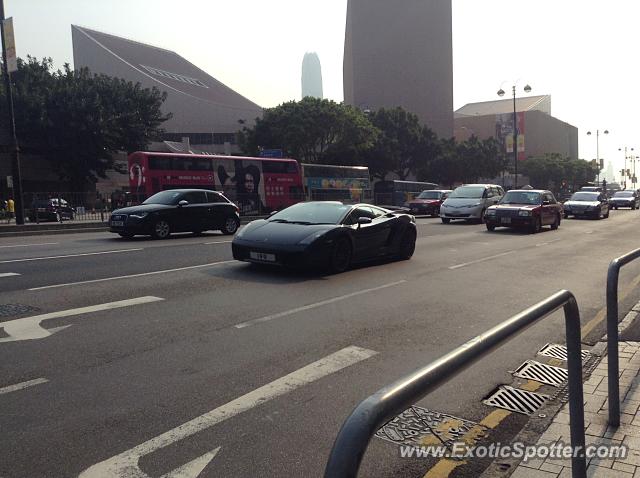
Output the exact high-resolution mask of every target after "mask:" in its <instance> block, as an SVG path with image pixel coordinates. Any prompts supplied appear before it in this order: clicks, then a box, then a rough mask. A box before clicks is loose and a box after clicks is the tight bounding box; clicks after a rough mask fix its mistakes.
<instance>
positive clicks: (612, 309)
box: [607, 249, 640, 427]
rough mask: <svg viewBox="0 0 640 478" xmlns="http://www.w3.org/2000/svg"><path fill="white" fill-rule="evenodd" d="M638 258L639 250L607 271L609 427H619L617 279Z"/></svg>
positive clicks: (639, 255)
mask: <svg viewBox="0 0 640 478" xmlns="http://www.w3.org/2000/svg"><path fill="white" fill-rule="evenodd" d="M639 257H640V249H636V250H634V251H631V252H629V253H627V254H625V255H624V256H620V257H618V258H616V259H614V260H612V261H611V263H610V264H609V269H608V270H607V355H608V356H609V359H608V360H609V362H608V374H607V375H608V377H607V382H608V388H609V425H611V426H613V427H618V426H620V378H619V376H618V374H619V369H620V367H619V360H618V278H619V277H620V268H621V267H622V266H624V265H626V264H628V263H629V262H631V261H634V260H635V259H638V258H639Z"/></svg>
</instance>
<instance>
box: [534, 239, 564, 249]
mask: <svg viewBox="0 0 640 478" xmlns="http://www.w3.org/2000/svg"><path fill="white" fill-rule="evenodd" d="M560 240H561V239H554V240H553V241H547V242H540V243H538V244H536V247H542V246H548V245H549V244H553V243H554V242H558V241H560Z"/></svg>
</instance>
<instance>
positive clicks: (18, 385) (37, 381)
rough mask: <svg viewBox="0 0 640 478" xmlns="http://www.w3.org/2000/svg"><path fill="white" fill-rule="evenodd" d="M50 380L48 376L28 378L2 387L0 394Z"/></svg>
mask: <svg viewBox="0 0 640 478" xmlns="http://www.w3.org/2000/svg"><path fill="white" fill-rule="evenodd" d="M48 381H49V380H47V379H46V378H36V379H34V380H28V381H26V382H22V383H16V384H15V385H9V386H8V387H4V388H0V395H3V394H5V393H11V392H17V391H18V390H24V389H25V388H29V387H33V386H35V385H40V384H41V383H47V382H48Z"/></svg>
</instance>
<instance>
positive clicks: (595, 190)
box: [580, 186, 602, 193]
mask: <svg viewBox="0 0 640 478" xmlns="http://www.w3.org/2000/svg"><path fill="white" fill-rule="evenodd" d="M580 191H585V192H591V193H601V192H602V188H601V187H600V186H582V187H581V188H580Z"/></svg>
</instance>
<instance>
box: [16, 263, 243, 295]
mask: <svg viewBox="0 0 640 478" xmlns="http://www.w3.org/2000/svg"><path fill="white" fill-rule="evenodd" d="M232 262H236V261H220V262H210V263H208V264H199V265H197V266H187V267H178V268H176V269H164V270H161V271H153V272H142V273H140V274H129V275H126V276H116V277H105V278H104V279H92V280H84V281H80V282H67V283H64V284H53V285H43V286H41V287H32V288H31V289H27V290H43V289H54V288H56V287H69V286H73V285H82V284H95V283H96V282H106V281H110V280H119V279H130V278H132V277H144V276H151V275H156V274H166V273H169V272H179V271H188V270H190V269H201V268H203V267H212V266H217V265H219V264H229V263H232Z"/></svg>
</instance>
